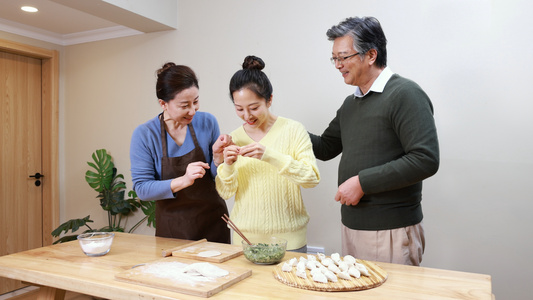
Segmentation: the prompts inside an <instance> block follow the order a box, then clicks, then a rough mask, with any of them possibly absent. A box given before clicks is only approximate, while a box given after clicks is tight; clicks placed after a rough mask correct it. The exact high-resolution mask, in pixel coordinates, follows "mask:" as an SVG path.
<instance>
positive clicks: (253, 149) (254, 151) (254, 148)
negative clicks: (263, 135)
mask: <svg viewBox="0 0 533 300" xmlns="http://www.w3.org/2000/svg"><path fill="white" fill-rule="evenodd" d="M264 153H265V146H263V145H261V144H259V143H252V144H249V145H246V146H242V147H241V150H240V152H239V154H240V155H242V156H245V157H252V158H257V159H261V158H262V157H263V154H264Z"/></svg>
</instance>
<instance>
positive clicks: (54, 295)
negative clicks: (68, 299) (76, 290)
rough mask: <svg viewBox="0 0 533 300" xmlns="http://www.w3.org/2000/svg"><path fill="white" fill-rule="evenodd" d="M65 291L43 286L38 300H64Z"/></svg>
mask: <svg viewBox="0 0 533 300" xmlns="http://www.w3.org/2000/svg"><path fill="white" fill-rule="evenodd" d="M64 299H65V290H60V289H56V288H53V287H49V286H41V287H40V288H39V293H38V294H37V300H64Z"/></svg>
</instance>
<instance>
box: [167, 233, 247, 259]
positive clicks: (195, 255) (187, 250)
mask: <svg viewBox="0 0 533 300" xmlns="http://www.w3.org/2000/svg"><path fill="white" fill-rule="evenodd" d="M206 251H217V252H220V254H219V255H217V256H211V257H203V256H201V254H202V253H203V252H206ZM168 252H170V253H172V256H176V257H183V258H187V259H194V260H201V261H207V262H214V263H222V262H225V261H227V260H230V259H232V258H234V257H237V256H239V255H241V254H242V253H243V250H242V246H238V245H230V244H222V243H212V242H208V241H207V240H205V239H203V240H199V241H196V242H192V243H189V244H186V245H183V246H181V247H178V248H173V249H169V250H166V251H165V253H168ZM165 253H163V256H165Z"/></svg>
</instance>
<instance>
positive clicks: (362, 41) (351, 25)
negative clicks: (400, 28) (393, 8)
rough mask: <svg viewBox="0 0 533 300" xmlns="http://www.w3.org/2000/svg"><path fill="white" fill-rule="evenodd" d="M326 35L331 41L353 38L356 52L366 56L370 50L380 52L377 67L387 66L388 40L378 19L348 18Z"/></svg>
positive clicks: (329, 30)
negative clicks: (346, 37) (345, 37)
mask: <svg viewBox="0 0 533 300" xmlns="http://www.w3.org/2000/svg"><path fill="white" fill-rule="evenodd" d="M326 35H327V36H328V40H330V41H334V40H335V39H336V38H339V37H343V36H351V37H352V38H353V48H354V49H355V51H357V52H359V53H360V54H365V53H366V52H368V51H369V50H370V49H375V50H376V51H377V52H378V55H377V58H376V66H378V67H381V68H383V67H386V66H387V38H386V37H385V33H384V32H383V29H382V28H381V24H380V23H379V21H378V20H377V19H376V18H374V17H362V18H360V17H354V18H347V19H346V20H344V21H342V22H340V23H339V24H338V25H335V26H333V27H331V28H330V29H328V31H327V32H326Z"/></svg>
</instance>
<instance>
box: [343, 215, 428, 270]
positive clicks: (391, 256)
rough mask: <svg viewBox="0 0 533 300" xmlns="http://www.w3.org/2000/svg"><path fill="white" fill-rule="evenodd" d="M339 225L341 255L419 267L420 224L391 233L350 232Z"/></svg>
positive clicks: (391, 231) (390, 231) (384, 231)
mask: <svg viewBox="0 0 533 300" xmlns="http://www.w3.org/2000/svg"><path fill="white" fill-rule="evenodd" d="M341 226H342V229H341V230H342V255H347V254H350V255H352V256H353V257H355V258H360V259H364V260H370V261H381V262H388V263H395V264H402V265H412V266H419V265H420V263H421V262H422V254H424V248H425V238H424V227H423V224H422V222H420V223H418V224H416V225H412V226H408V227H403V228H397V229H391V230H378V231H369V230H353V229H350V228H348V227H346V226H344V225H341Z"/></svg>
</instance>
